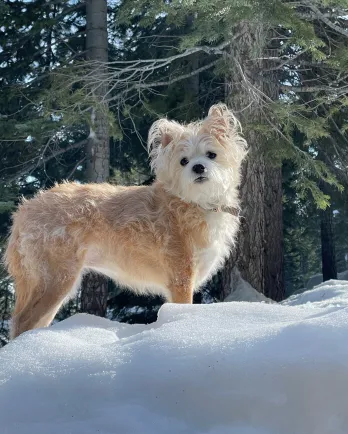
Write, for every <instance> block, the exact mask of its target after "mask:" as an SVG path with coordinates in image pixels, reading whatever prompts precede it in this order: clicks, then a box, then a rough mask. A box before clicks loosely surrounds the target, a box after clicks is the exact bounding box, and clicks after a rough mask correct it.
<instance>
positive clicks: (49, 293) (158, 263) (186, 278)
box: [5, 104, 246, 338]
mask: <svg viewBox="0 0 348 434" xmlns="http://www.w3.org/2000/svg"><path fill="white" fill-rule="evenodd" d="M148 146H149V151H150V158H151V165H152V168H153V170H154V172H155V174H156V182H155V183H154V184H153V185H151V186H140V187H139V186H137V187H119V186H112V185H109V184H87V185H81V184H77V183H63V184H61V185H57V186H55V187H54V188H52V189H50V190H47V191H41V192H40V193H39V194H38V195H37V196H36V197H35V198H33V199H31V200H28V201H23V203H22V204H21V205H20V206H19V209H18V211H17V212H16V213H15V214H14V218H13V227H12V233H11V235H10V238H9V243H8V247H7V251H6V254H5V262H6V264H7V267H8V270H9V273H10V274H11V275H12V276H13V278H14V281H15V288H16V304H15V309H14V313H13V318H12V330H11V331H12V333H11V334H12V338H13V337H16V336H18V335H19V334H21V333H23V332H24V331H26V330H29V329H33V328H37V327H44V326H48V325H49V324H50V323H51V321H52V320H53V318H54V316H55V314H56V313H57V311H58V309H59V308H60V307H61V305H62V304H63V303H64V301H65V300H68V299H69V298H70V297H71V296H72V295H73V294H74V293H75V292H76V290H77V289H78V287H79V285H80V282H81V276H82V275H83V273H84V272H86V271H89V270H93V271H96V272H98V273H102V274H104V275H106V276H108V277H110V278H111V279H114V280H115V281H116V282H117V283H118V284H120V285H123V286H125V287H127V288H129V289H131V290H133V291H135V292H138V293H151V294H161V295H163V296H164V297H165V298H166V299H167V300H168V301H170V302H174V303H192V296H193V293H194V291H197V290H198V289H199V288H200V286H201V285H202V284H203V283H204V282H205V281H206V280H207V279H209V277H211V276H212V275H213V273H215V272H216V271H217V269H218V268H219V267H220V266H221V265H222V264H223V262H224V259H225V258H226V256H227V255H228V253H229V251H230V248H231V246H232V245H233V242H234V240H235V238H236V233H237V230H238V224H239V219H238V211H237V210H238V184H239V181H240V166H241V163H242V160H243V158H244V157H245V155H246V142H245V140H244V139H243V138H242V137H241V136H240V135H239V123H238V121H237V120H236V119H235V117H234V116H233V114H232V113H231V112H230V111H229V110H228V108H227V107H226V106H225V105H222V104H218V105H214V106H212V107H211V109H210V111H209V114H208V116H207V117H206V118H205V119H204V120H203V121H200V122H196V123H191V124H188V125H181V124H179V123H176V122H173V121H168V120H166V119H161V120H159V121H157V122H155V123H154V124H153V126H152V127H151V129H150V132H149V139H148Z"/></svg>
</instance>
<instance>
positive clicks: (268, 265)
mask: <svg viewBox="0 0 348 434" xmlns="http://www.w3.org/2000/svg"><path fill="white" fill-rule="evenodd" d="M268 35H269V36H272V35H273V32H269V34H268ZM264 52H265V54H266V56H265V57H269V58H274V57H278V55H279V53H278V50H277V49H267V50H264ZM272 66H273V65H272V64H271V63H270V64H269V62H265V67H266V69H270V68H271V67H272ZM278 83H279V72H278V70H276V71H272V72H269V73H268V74H267V76H266V81H265V82H264V85H263V91H264V93H265V94H266V95H267V96H268V97H269V98H271V100H272V101H276V100H278V98H279V85H278ZM274 160H275V159H274V158H272V161H268V160H267V161H266V166H265V189H264V213H265V249H264V253H265V259H264V266H265V271H264V279H265V282H264V294H265V296H266V297H269V298H272V299H273V300H276V301H281V300H283V299H284V297H285V277H284V241H283V173H282V162H281V161H274Z"/></svg>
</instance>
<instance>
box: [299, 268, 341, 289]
mask: <svg viewBox="0 0 348 434" xmlns="http://www.w3.org/2000/svg"><path fill="white" fill-rule="evenodd" d="M337 279H338V280H348V270H345V271H342V272H341V273H337ZM322 282H323V275H322V274H314V276H311V277H310V278H309V279H308V282H307V284H306V288H307V289H313V288H314V287H315V286H317V285H319V284H320V283H322Z"/></svg>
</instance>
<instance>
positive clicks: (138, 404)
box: [0, 282, 348, 434]
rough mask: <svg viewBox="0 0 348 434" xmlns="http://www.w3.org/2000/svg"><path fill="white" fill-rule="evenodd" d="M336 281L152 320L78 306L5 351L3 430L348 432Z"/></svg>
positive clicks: (0, 389)
mask: <svg viewBox="0 0 348 434" xmlns="http://www.w3.org/2000/svg"><path fill="white" fill-rule="evenodd" d="M340 285H341V282H338V286H337V287H335V286H333V285H332V284H331V283H330V284H327V291H328V292H330V291H332V292H333V297H332V298H331V302H332V303H333V304H332V305H331V306H330V307H325V301H324V302H323V300H321V301H314V302H313V303H312V305H314V307H313V306H312V305H311V307H309V306H308V305H307V304H305V305H301V306H284V305H279V304H266V303H244V302H239V303H218V304H210V305H186V306H184V305H172V304H166V305H164V306H163V307H162V308H161V309H160V311H159V316H158V320H157V322H156V323H154V324H150V325H129V324H120V323H117V322H112V321H109V320H106V319H101V318H96V317H93V316H89V315H82V314H80V315H76V316H74V317H72V318H70V319H68V320H65V321H63V322H61V323H59V324H56V325H54V326H52V327H50V328H48V329H42V330H36V331H32V332H28V333H25V334H24V335H22V336H20V337H19V338H18V339H16V340H15V341H13V342H12V343H10V344H9V345H7V346H6V347H4V348H3V349H2V350H1V351H0V420H1V429H0V432H1V434H48V433H49V434H65V433H69V434H92V433H93V434H94V433H103V434H111V433H112V434H114V433H119V434H203V433H204V434H310V433H313V434H314V433H315V434H346V433H347V426H348V412H347V402H348V375H347V374H348V345H347V342H348V309H347V307H346V306H343V305H342V304H341V301H340V302H339V303H336V302H334V300H335V297H338V299H339V300H341V298H343V292H342V293H341V288H340ZM315 291H317V290H315ZM342 291H343V289H342ZM313 300H314V299H313ZM298 303H300V300H298ZM316 303H317V304H316ZM320 303H324V304H322V305H320ZM338 304H339V305H340V306H337V305H338ZM323 306H324V307H323Z"/></svg>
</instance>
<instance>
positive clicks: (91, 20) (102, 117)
mask: <svg viewBox="0 0 348 434" xmlns="http://www.w3.org/2000/svg"><path fill="white" fill-rule="evenodd" d="M86 21H87V23H86V59H87V61H91V66H90V67H91V69H92V71H93V77H94V79H95V82H96V86H95V87H94V88H92V89H90V91H91V92H92V94H93V97H94V100H95V105H94V107H93V108H92V113H91V126H90V135H89V137H88V141H87V146H86V180H87V181H89V182H105V181H107V179H108V177H109V173H110V169H109V167H110V145H109V125H108V106H107V103H105V102H104V101H103V99H102V98H103V96H104V95H106V93H107V90H108V86H107V83H105V82H103V81H102V79H100V80H98V77H101V76H102V75H103V69H104V66H103V65H104V64H105V63H106V62H107V61H108V34H107V2H106V0H86ZM99 62H100V63H99ZM107 296H108V282H107V280H106V279H105V278H104V277H102V276H99V275H96V274H88V275H87V276H85V278H84V281H83V284H82V292H81V309H82V311H83V312H87V313H91V314H94V315H99V316H105V314H106V306H107Z"/></svg>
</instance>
